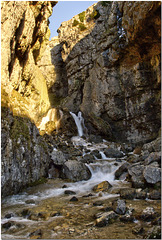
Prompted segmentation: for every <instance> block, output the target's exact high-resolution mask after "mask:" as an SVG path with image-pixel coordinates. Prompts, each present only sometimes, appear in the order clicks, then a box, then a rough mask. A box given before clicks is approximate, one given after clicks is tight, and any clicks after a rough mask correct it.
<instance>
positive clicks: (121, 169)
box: [115, 162, 130, 179]
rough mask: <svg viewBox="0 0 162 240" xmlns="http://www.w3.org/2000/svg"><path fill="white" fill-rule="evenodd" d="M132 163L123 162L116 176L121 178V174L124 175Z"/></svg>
mask: <svg viewBox="0 0 162 240" xmlns="http://www.w3.org/2000/svg"><path fill="white" fill-rule="evenodd" d="M129 166H130V164H129V163H128V162H125V163H123V164H122V165H121V166H120V167H119V168H118V169H117V170H116V172H115V178H116V179H119V178H120V176H121V175H123V173H124V172H127V171H128V167H129Z"/></svg>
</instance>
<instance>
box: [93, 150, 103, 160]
mask: <svg viewBox="0 0 162 240" xmlns="http://www.w3.org/2000/svg"><path fill="white" fill-rule="evenodd" d="M91 154H93V156H95V157H96V158H97V159H101V158H102V156H101V153H100V152H99V151H98V150H93V151H92V152H91Z"/></svg>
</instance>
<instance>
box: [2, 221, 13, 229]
mask: <svg viewBox="0 0 162 240" xmlns="http://www.w3.org/2000/svg"><path fill="white" fill-rule="evenodd" d="M12 225H13V222H6V223H3V224H2V228H5V229H9V228H10V227H11V226H12Z"/></svg>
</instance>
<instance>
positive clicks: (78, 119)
mask: <svg viewBox="0 0 162 240" xmlns="http://www.w3.org/2000/svg"><path fill="white" fill-rule="evenodd" d="M70 114H71V116H72V117H73V118H74V121H75V124H76V126H77V129H78V135H79V137H82V136H83V128H85V126H84V118H83V117H82V113H81V112H78V116H77V115H76V114H75V113H72V112H70Z"/></svg>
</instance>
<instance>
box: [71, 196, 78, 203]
mask: <svg viewBox="0 0 162 240" xmlns="http://www.w3.org/2000/svg"><path fill="white" fill-rule="evenodd" d="M77 201H78V198H76V197H72V198H71V199H70V202H77Z"/></svg>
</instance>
